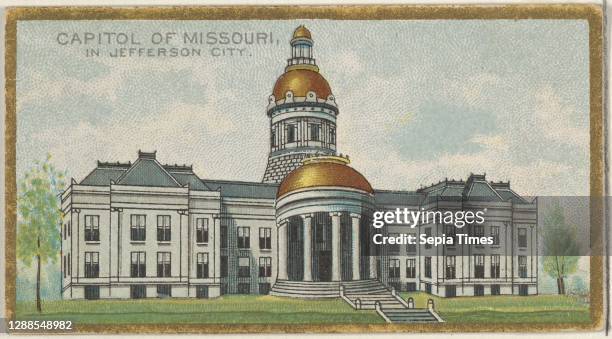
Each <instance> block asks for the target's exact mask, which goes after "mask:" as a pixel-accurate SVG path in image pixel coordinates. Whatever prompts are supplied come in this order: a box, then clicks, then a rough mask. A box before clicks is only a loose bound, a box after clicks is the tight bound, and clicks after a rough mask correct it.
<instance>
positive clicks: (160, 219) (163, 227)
mask: <svg viewBox="0 0 612 339" xmlns="http://www.w3.org/2000/svg"><path fill="white" fill-rule="evenodd" d="M157 241H170V216H169V215H158V216H157Z"/></svg>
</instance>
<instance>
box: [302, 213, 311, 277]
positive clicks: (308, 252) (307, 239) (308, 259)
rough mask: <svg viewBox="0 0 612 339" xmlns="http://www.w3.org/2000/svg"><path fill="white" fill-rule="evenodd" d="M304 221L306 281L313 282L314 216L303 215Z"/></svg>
mask: <svg viewBox="0 0 612 339" xmlns="http://www.w3.org/2000/svg"><path fill="white" fill-rule="evenodd" d="M302 219H303V220H304V281H312V214H305V215H302Z"/></svg>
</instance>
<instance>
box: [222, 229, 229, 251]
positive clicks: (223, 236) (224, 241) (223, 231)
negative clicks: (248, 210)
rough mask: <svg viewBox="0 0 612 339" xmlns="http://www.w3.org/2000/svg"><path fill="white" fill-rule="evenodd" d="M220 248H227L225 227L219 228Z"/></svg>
mask: <svg viewBox="0 0 612 339" xmlns="http://www.w3.org/2000/svg"><path fill="white" fill-rule="evenodd" d="M220 237H221V248H227V246H228V244H229V241H228V239H227V226H221V234H220Z"/></svg>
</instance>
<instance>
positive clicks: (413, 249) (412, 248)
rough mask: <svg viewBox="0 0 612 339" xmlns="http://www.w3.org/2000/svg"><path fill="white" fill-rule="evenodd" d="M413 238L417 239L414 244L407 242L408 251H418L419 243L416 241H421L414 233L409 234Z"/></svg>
mask: <svg viewBox="0 0 612 339" xmlns="http://www.w3.org/2000/svg"><path fill="white" fill-rule="evenodd" d="M409 235H410V237H411V238H413V239H415V243H414V244H406V253H416V251H417V245H416V242H417V241H419V239H418V237H417V236H416V234H414V233H410V234H409Z"/></svg>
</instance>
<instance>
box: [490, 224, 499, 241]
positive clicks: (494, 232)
mask: <svg viewBox="0 0 612 339" xmlns="http://www.w3.org/2000/svg"><path fill="white" fill-rule="evenodd" d="M491 238H493V245H499V226H491Z"/></svg>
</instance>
